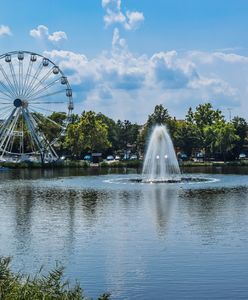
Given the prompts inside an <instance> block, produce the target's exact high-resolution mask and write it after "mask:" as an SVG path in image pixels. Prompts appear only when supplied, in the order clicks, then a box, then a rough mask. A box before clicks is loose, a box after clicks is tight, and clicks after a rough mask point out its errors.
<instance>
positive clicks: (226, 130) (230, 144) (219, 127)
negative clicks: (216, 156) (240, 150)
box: [214, 122, 240, 160]
mask: <svg viewBox="0 0 248 300" xmlns="http://www.w3.org/2000/svg"><path fill="white" fill-rule="evenodd" d="M214 127H215V130H214V133H215V136H216V138H215V147H216V149H219V152H220V153H221V154H222V155H223V158H224V160H226V155H227V153H228V152H230V151H231V150H233V148H234V147H235V142H238V141H239V140H240V138H239V136H238V135H237V134H236V130H235V128H234V126H233V124H232V123H224V122H220V123H218V124H215V125H214Z"/></svg>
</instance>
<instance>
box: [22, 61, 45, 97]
mask: <svg viewBox="0 0 248 300" xmlns="http://www.w3.org/2000/svg"><path fill="white" fill-rule="evenodd" d="M42 67H43V64H42V62H41V63H40V64H39V67H38V68H37V70H36V72H35V73H34V75H33V76H32V75H31V73H30V76H32V79H31V81H30V83H29V84H28V85H27V88H26V90H25V92H24V95H23V96H24V97H27V95H28V94H29V92H30V90H32V88H33V85H34V84H35V81H36V80H37V78H38V77H39V75H40V72H41V70H42Z"/></svg>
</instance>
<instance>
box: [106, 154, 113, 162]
mask: <svg viewBox="0 0 248 300" xmlns="http://www.w3.org/2000/svg"><path fill="white" fill-rule="evenodd" d="M114 159H115V158H114V156H113V155H108V156H107V157H106V160H107V161H110V160H114Z"/></svg>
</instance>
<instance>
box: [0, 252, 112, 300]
mask: <svg viewBox="0 0 248 300" xmlns="http://www.w3.org/2000/svg"><path fill="white" fill-rule="evenodd" d="M10 261H11V259H10V258H3V257H0V299H1V300H55V299H56V300H87V298H86V297H85V296H84V295H83V290H82V288H81V287H80V285H79V284H78V283H76V284H75V285H74V286H73V287H70V286H69V283H68V281H64V280H63V271H64V268H63V267H62V266H57V267H56V268H55V269H54V270H53V271H51V272H49V273H48V275H46V276H45V275H42V274H41V271H40V272H39V273H38V274H37V275H36V276H34V277H31V276H24V275H22V274H19V273H17V274H15V273H14V272H12V271H11V269H10ZM109 297H110V295H109V294H103V295H102V296H100V297H99V298H98V300H108V299H109Z"/></svg>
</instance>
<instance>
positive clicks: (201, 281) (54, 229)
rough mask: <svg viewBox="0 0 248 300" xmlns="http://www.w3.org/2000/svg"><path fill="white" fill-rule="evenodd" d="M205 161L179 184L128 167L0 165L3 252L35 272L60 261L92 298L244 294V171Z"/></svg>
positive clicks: (247, 286) (247, 192)
mask: <svg viewBox="0 0 248 300" xmlns="http://www.w3.org/2000/svg"><path fill="white" fill-rule="evenodd" d="M242 170H244V169H242ZM186 171H187V172H188V171H189V170H186ZM202 171H203V170H200V173H197V174H190V175H187V174H184V176H193V177H197V178H200V179H207V180H206V181H202V182H188V183H179V184H178V183H177V184H174V183H171V184H141V183H138V182H130V181H129V179H135V178H138V177H139V175H137V174H136V173H135V171H133V170H126V172H123V173H122V174H119V173H117V172H116V171H113V172H112V173H108V172H107V171H105V172H103V173H102V174H99V171H98V170H93V171H82V170H78V169H74V170H69V169H66V170H7V171H2V172H0V188H1V194H0V255H3V256H12V257H13V262H12V266H13V268H14V270H18V271H21V272H24V273H32V274H35V273H36V272H37V271H38V270H39V268H40V266H44V271H46V270H50V269H51V268H53V267H54V266H55V264H56V261H58V262H60V263H62V264H63V265H64V266H65V275H66V277H68V278H69V279H70V280H71V282H72V283H74V282H75V280H76V279H77V280H78V281H79V282H80V283H81V285H82V287H83V288H84V290H85V294H86V295H87V296H91V297H94V298H97V296H98V295H99V294H101V293H103V292H105V291H109V292H111V294H112V297H111V299H118V300H119V299H120V300H124V299H142V300H146V299H147V300H148V299H149V300H160V299H161V300H162V299H163V300H164V299H247V298H248V254H247V252H248V175H246V174H247V172H244V171H240V174H236V175H234V174H230V173H233V171H230V170H229V171H227V172H225V173H227V174H223V172H222V170H220V169H217V170H216V172H215V173H214V174H204V173H203V172H202ZM208 171H209V170H208ZM235 172H236V171H235ZM242 173H245V174H242Z"/></svg>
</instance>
